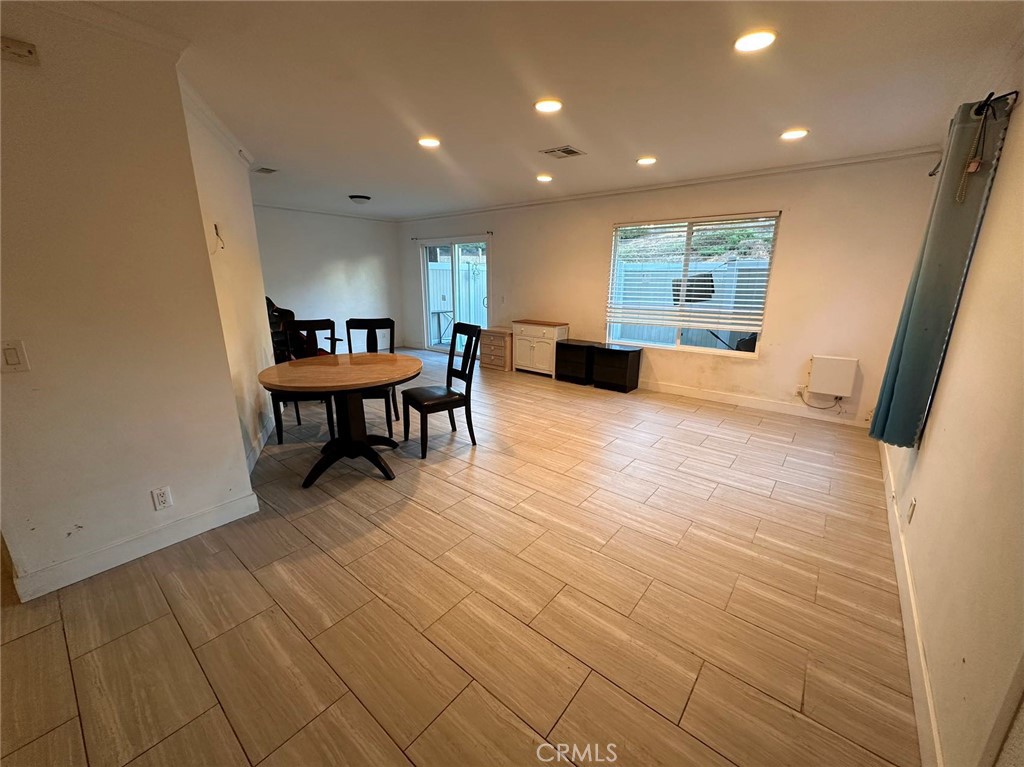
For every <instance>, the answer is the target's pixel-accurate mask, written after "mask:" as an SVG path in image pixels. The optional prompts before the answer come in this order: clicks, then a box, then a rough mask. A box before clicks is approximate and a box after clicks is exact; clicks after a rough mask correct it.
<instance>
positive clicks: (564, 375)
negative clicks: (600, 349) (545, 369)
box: [555, 338, 594, 386]
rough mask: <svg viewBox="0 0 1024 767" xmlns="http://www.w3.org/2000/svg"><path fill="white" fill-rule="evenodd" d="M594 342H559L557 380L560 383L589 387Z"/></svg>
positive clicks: (572, 340)
mask: <svg viewBox="0 0 1024 767" xmlns="http://www.w3.org/2000/svg"><path fill="white" fill-rule="evenodd" d="M593 351H594V342H593V341H580V340H579V339H576V338H568V339H565V340H563V341H559V342H558V351H557V352H556V354H555V378H556V379H558V380H559V381H569V382H570V383H575V384H582V385H584V386H589V385H590V384H591V383H593V381H592V380H591V371H592V368H593V365H594V361H593Z"/></svg>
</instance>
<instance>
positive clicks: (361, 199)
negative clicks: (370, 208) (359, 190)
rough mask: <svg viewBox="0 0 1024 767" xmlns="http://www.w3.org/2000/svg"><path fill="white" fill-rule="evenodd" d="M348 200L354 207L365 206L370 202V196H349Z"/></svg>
mask: <svg viewBox="0 0 1024 767" xmlns="http://www.w3.org/2000/svg"><path fill="white" fill-rule="evenodd" d="M348 198H349V199H350V200H352V202H354V203H355V204H356V205H366V203H368V202H369V201H370V195H368V194H350V195H349V196H348Z"/></svg>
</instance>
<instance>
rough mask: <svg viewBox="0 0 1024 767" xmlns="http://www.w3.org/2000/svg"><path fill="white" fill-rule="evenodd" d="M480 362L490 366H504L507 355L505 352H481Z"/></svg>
mask: <svg viewBox="0 0 1024 767" xmlns="http://www.w3.org/2000/svg"><path fill="white" fill-rule="evenodd" d="M480 364H481V365H487V366H488V367H496V368H504V367H505V355H504V354H481V355H480Z"/></svg>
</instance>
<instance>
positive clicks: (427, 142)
mask: <svg viewBox="0 0 1024 767" xmlns="http://www.w3.org/2000/svg"><path fill="white" fill-rule="evenodd" d="M419 145H420V146H425V147H427V148H428V149H434V148H436V147H439V146H441V140H440V139H438V138H434V137H433V136H424V137H423V138H421V139H420V140H419Z"/></svg>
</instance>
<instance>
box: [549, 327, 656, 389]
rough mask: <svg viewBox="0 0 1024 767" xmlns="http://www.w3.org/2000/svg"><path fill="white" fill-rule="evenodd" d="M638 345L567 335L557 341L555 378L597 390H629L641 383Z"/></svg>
mask: <svg viewBox="0 0 1024 767" xmlns="http://www.w3.org/2000/svg"><path fill="white" fill-rule="evenodd" d="M642 352H643V349H642V348H641V347H639V346H623V345H622V344H604V343H601V342H599V341H583V340H580V339H576V338H568V339H566V340H564V341H559V342H558V354H556V355H555V378H557V379H558V380H559V381H569V382H571V383H577V384H583V385H585V386H586V385H590V384H593V385H594V386H595V387H597V388H598V389H611V390H613V391H620V392H630V391H633V390H634V389H635V388H637V386H639V384H640V355H641V354H642Z"/></svg>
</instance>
